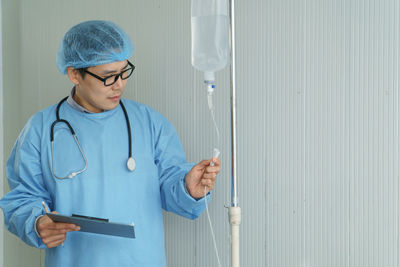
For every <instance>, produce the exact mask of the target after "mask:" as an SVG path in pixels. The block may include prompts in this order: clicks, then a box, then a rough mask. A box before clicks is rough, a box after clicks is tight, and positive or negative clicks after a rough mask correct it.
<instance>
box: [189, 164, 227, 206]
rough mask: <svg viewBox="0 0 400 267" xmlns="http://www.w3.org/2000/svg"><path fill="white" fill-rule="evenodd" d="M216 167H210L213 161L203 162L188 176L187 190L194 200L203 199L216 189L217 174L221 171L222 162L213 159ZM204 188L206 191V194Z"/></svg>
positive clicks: (194, 167)
mask: <svg viewBox="0 0 400 267" xmlns="http://www.w3.org/2000/svg"><path fill="white" fill-rule="evenodd" d="M212 161H213V162H214V166H210V163H211V160H203V161H201V162H200V163H199V164H197V165H195V166H193V168H192V169H191V170H190V171H189V172H188V173H187V174H186V177H185V182H186V189H187V190H188V192H189V194H190V195H191V196H192V197H193V198H202V197H204V193H205V194H207V193H208V192H210V190H212V189H213V188H214V184H215V180H216V178H217V174H218V173H219V171H220V169H221V162H220V160H219V159H218V158H213V159H212ZM204 187H206V191H205V192H204Z"/></svg>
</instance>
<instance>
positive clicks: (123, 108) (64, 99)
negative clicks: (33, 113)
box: [50, 96, 136, 180]
mask: <svg viewBox="0 0 400 267" xmlns="http://www.w3.org/2000/svg"><path fill="white" fill-rule="evenodd" d="M67 99H68V96H67V97H65V98H63V99H62V100H61V101H60V102H59V103H58V105H57V108H56V120H55V121H54V122H53V123H52V124H51V128H50V142H51V161H52V171H53V175H54V177H56V178H57V179H61V180H64V179H72V178H73V177H75V176H76V175H78V174H80V173H82V172H84V171H85V170H86V169H87V159H86V157H85V154H84V153H83V149H82V147H81V145H80V143H79V141H78V137H77V136H76V134H75V131H74V129H73V128H72V126H71V124H70V123H69V122H68V121H67V120H64V119H60V107H61V105H62V103H64V101H66V100H67ZM119 104H120V105H121V108H122V111H123V113H124V116H125V121H126V126H127V129H128V142H129V157H128V163H129V162H130V161H133V164H134V166H133V167H130V165H129V164H127V165H128V169H129V170H130V171H133V170H134V169H135V166H136V163H135V161H134V158H133V157H132V133H131V127H130V122H129V117H128V113H127V112H126V109H125V106H124V104H123V103H122V101H120V102H119ZM57 123H65V124H66V125H67V126H68V128H69V131H70V132H71V134H72V136H73V138H74V140H75V143H76V144H77V145H78V148H79V151H80V153H81V155H82V158H83V160H84V161H85V166H84V167H83V168H82V169H81V170H79V171H75V172H71V173H70V174H69V175H67V176H66V177H59V176H57V175H56V173H55V167H54V127H55V126H56V125H57Z"/></svg>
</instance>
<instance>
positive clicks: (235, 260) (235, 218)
mask: <svg viewBox="0 0 400 267" xmlns="http://www.w3.org/2000/svg"><path fill="white" fill-rule="evenodd" d="M229 17H230V34H231V57H232V61H231V131H232V144H231V146H232V147H231V151H232V182H231V202H232V203H231V206H230V207H229V223H230V224H231V237H232V240H231V256H232V267H239V265H240V262H239V226H240V222H241V209H240V207H239V203H238V190H237V176H236V174H237V172H236V50H235V43H236V40H235V0H230V16H229Z"/></svg>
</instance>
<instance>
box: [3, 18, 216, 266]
mask: <svg viewBox="0 0 400 267" xmlns="http://www.w3.org/2000/svg"><path fill="white" fill-rule="evenodd" d="M132 52H133V45H132V43H131V41H130V39H129V37H128V36H127V35H126V33H125V32H124V31H123V30H122V29H121V28H120V27H119V26H117V25H115V24H114V23H111V22H106V21H87V22H83V23H80V24H78V25H76V26H74V27H72V28H71V29H70V30H69V31H68V32H67V33H66V34H65V36H64V38H63V40H62V42H61V45H60V48H59V52H58V56H57V64H58V67H59V70H60V71H61V72H62V73H63V74H67V75H68V78H69V79H70V80H71V81H72V83H73V84H74V87H73V89H72V92H71V94H70V96H69V97H68V98H65V99H63V100H62V101H60V103H58V104H57V105H54V106H51V107H49V108H47V109H45V110H43V111H40V112H38V113H37V114H35V115H34V116H33V117H32V118H31V119H30V120H29V122H28V123H27V125H26V126H25V127H24V129H23V130H22V132H21V134H20V136H19V137H18V140H17V142H16V144H15V146H14V148H13V150H12V152H11V155H10V158H9V160H8V162H7V178H8V181H9V186H10V189H11V191H10V192H9V193H8V194H6V195H5V196H4V198H3V199H1V200H0V207H1V208H2V210H3V212H4V218H5V224H6V227H7V229H9V230H10V231H11V232H12V233H14V234H16V235H17V236H19V237H20V238H21V239H22V240H23V241H24V242H26V243H27V244H29V245H32V246H36V247H39V248H46V247H47V248H48V249H47V251H46V266H57V267H60V266H74V267H80V266H85V267H86V266H100V267H101V266H108V267H110V266H118V267H123V266H141V267H146V266H152V267H155V266H157V267H158V266H166V260H165V250H164V230H163V219H162V209H165V210H167V211H171V212H174V213H176V214H179V215H181V216H184V217H186V218H190V219H195V218H197V217H198V216H199V215H200V214H201V213H202V211H203V210H204V208H205V207H204V200H203V199H202V198H203V197H204V195H205V194H207V198H209V194H208V193H209V191H210V190H211V189H213V187H214V183H215V179H216V175H217V174H218V172H219V171H220V161H219V160H218V159H212V161H213V163H214V164H215V166H212V165H213V164H211V161H210V160H203V161H201V162H200V163H199V164H197V165H195V166H193V164H189V163H187V162H186V159H185V155H184V152H183V149H182V146H181V144H180V141H179V138H178V135H177V133H176V131H175V129H174V127H173V126H172V125H171V124H170V123H169V122H168V121H167V120H166V119H165V118H164V117H163V116H162V115H160V114H159V113H158V112H156V111H154V110H153V109H151V108H150V107H148V106H146V105H143V104H139V103H137V102H134V101H129V100H125V99H121V96H122V93H123V91H124V88H125V86H126V83H127V79H128V78H129V77H130V76H131V74H132V72H133V70H134V68H135V67H134V66H133V64H132V63H130V62H129V61H128V59H129V58H130V57H131V55H132ZM128 152H129V153H128ZM42 202H44V203H45V205H46V206H47V207H49V208H50V209H51V210H53V211H54V212H55V211H57V212H58V213H60V214H65V215H71V214H80V215H86V216H91V217H98V218H107V219H109V220H110V221H111V222H120V223H127V224H128V223H132V222H133V223H134V225H135V233H136V238H135V239H131V238H122V237H115V236H108V235H98V234H91V233H84V232H79V230H80V228H79V227H78V226H76V225H73V224H66V223H55V222H53V221H52V220H51V219H50V218H49V217H48V216H46V215H44V214H45V211H44V209H43V207H42ZM43 215H44V216H43ZM61 244H62V246H60V245H61Z"/></svg>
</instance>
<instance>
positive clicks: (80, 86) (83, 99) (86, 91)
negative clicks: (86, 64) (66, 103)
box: [74, 60, 129, 113]
mask: <svg viewBox="0 0 400 267" xmlns="http://www.w3.org/2000/svg"><path fill="white" fill-rule="evenodd" d="M127 68H129V65H128V62H127V60H124V61H116V62H113V63H109V64H104V65H99V66H94V67H90V68H88V69H87V70H88V71H90V72H91V73H93V74H95V75H97V76H99V77H101V78H106V77H108V76H110V75H114V74H119V73H121V72H122V71H123V70H125V69H127ZM75 77H76V80H77V81H78V83H75V87H76V90H75V95H74V100H75V101H76V102H77V103H78V104H80V105H81V106H83V107H84V108H86V109H87V110H89V111H91V112H95V113H98V112H102V111H104V110H111V109H114V108H115V107H117V106H118V104H119V101H120V98H121V96H122V93H123V92H124V89H125V86H126V82H127V80H122V79H121V77H119V78H118V80H117V82H115V83H114V84H113V85H110V86H105V85H104V83H103V82H102V81H100V80H98V79H96V78H95V77H93V76H91V75H89V74H87V73H86V74H85V76H84V78H82V76H81V75H80V74H78V75H76V76H75Z"/></svg>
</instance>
